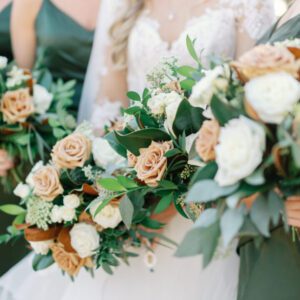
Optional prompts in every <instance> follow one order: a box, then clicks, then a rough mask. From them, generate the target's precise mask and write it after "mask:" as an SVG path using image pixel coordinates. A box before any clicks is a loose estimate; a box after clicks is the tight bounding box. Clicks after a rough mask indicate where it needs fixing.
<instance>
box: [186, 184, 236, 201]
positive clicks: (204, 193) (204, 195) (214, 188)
mask: <svg viewBox="0 0 300 300" xmlns="http://www.w3.org/2000/svg"><path fill="white" fill-rule="evenodd" d="M238 188H239V184H234V185H231V186H226V187H221V186H219V185H218V183H217V182H216V181H214V180H209V179H207V180H200V181H198V182H197V183H196V184H195V185H194V186H193V187H192V188H191V190H190V192H189V193H188V195H187V197H186V199H185V202H186V203H190V202H193V203H206V202H211V201H216V200H217V199H218V198H221V197H225V196H228V195H230V194H232V193H233V192H235V191H236V190H237V189H238Z"/></svg>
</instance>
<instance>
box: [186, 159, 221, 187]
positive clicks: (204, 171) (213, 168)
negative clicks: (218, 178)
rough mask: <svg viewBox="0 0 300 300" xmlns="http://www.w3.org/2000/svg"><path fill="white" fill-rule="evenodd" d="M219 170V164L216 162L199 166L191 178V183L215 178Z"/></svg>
mask: <svg viewBox="0 0 300 300" xmlns="http://www.w3.org/2000/svg"><path fill="white" fill-rule="evenodd" d="M217 170H218V165H217V164H216V163H215V162H211V163H208V164H207V165H206V166H204V167H203V168H199V169H198V170H197V172H196V173H195V174H194V176H193V177H192V180H191V184H194V183H196V182H198V181H200V180H204V179H213V178H215V175H216V173H217Z"/></svg>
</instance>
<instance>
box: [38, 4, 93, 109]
mask: <svg viewBox="0 0 300 300" xmlns="http://www.w3.org/2000/svg"><path fill="white" fill-rule="evenodd" d="M36 31H37V45H38V53H43V54H44V61H43V63H44V64H45V66H46V67H47V68H48V69H49V70H50V72H51V73H52V75H53V76H54V78H55V79H56V78H62V79H64V80H70V79H76V80H77V86H76V95H75V97H74V106H73V109H74V110H75V111H77V109H78V105H79V100H80V96H81V91H82V87H83V81H84V77H85V73H86V70H87V66H88V62H89V57H90V53H91V49H92V45H93V38H94V31H90V30H87V29H85V28H83V27H82V26H81V25H79V24H78V23H77V22H76V21H75V20H74V19H72V18H71V17H69V16H68V15H67V14H65V13H64V12H62V11H61V10H59V9H58V7H57V6H55V4H53V3H52V2H51V1H50V0H44V1H43V4H42V7H41V9H40V12H39V14H38V17H37V20H36Z"/></svg>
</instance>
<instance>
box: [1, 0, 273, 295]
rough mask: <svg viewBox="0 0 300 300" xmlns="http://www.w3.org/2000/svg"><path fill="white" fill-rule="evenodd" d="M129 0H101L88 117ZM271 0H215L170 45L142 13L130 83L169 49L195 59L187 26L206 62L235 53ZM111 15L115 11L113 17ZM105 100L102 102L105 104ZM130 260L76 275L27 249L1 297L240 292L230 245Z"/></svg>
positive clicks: (181, 228) (185, 226) (266, 19)
mask: <svg viewBox="0 0 300 300" xmlns="http://www.w3.org/2000/svg"><path fill="white" fill-rule="evenodd" d="M123 1H124V0H103V1H102V7H101V13H100V16H99V25H98V29H97V32H96V39H95V43H94V49H93V52H92V57H91V60H90V65H89V71H88V74H87V79H86V85H85V88H84V92H83V98H82V106H81V113H80V119H81V120H83V119H89V118H90V115H91V111H92V110H91V109H90V107H92V103H93V102H94V100H95V97H96V94H97V86H98V82H99V81H100V78H101V76H105V73H106V70H105V68H103V57H102V55H103V53H102V52H103V51H102V52H101V49H103V44H104V43H105V42H104V41H105V40H106V38H107V28H108V27H109V24H110V23H111V20H112V19H113V18H114V17H115V15H117V14H118V12H119V11H120V9H121V7H122V6H123V5H122V2H123ZM271 2H272V1H271V0H217V1H216V4H215V5H214V6H212V7H211V9H209V10H206V12H205V13H204V14H202V15H201V16H195V17H193V18H192V19H190V21H189V22H188V23H187V24H186V27H185V30H184V31H183V32H182V33H181V34H180V36H179V37H178V39H177V40H176V41H174V42H173V43H172V45H169V44H168V43H166V42H165V41H163V39H162V38H161V36H160V33H159V24H158V22H157V21H155V20H154V19H152V18H151V17H150V15H149V14H148V13H147V12H145V13H143V14H142V15H141V16H140V17H139V19H138V20H137V22H136V24H135V26H134V28H133V30H132V32H131V35H130V38H129V49H128V78H127V79H128V86H129V89H130V90H136V91H141V90H143V88H144V87H145V86H146V74H147V73H148V72H149V71H151V70H152V68H153V67H154V66H155V65H157V63H158V62H159V61H160V60H161V59H162V58H164V57H170V56H173V57H176V58H178V60H179V63H180V64H181V65H184V64H190V65H191V64H193V60H192V59H191V58H190V56H189V54H188V52H187V50H186V46H185V39H186V35H187V34H188V35H189V36H190V37H191V38H192V39H196V44H195V46H196V49H197V51H199V53H200V51H202V50H203V51H202V57H203V60H204V62H207V59H206V58H207V57H208V56H209V55H211V54H215V55H219V56H222V57H234V56H235V51H236V50H235V49H236V45H237V36H238V34H239V30H242V31H244V32H245V33H246V34H248V35H249V36H250V37H251V38H252V39H256V38H259V36H260V35H261V34H262V33H263V32H264V30H266V29H267V28H268V27H269V26H270V25H271V23H272V18H273V9H272V4H271ZM109 15H112V16H113V17H112V18H109ZM103 107H105V109H104V111H103ZM115 111H116V105H115V104H112V105H110V103H109V102H106V103H105V105H104V106H102V114H103V116H104V117H103V118H107V119H110V118H113V117H114V115H115ZM191 226H192V224H191V222H190V221H188V220H185V219H183V218H182V217H180V216H176V217H175V218H174V219H173V220H172V221H171V222H170V224H169V225H168V226H167V228H166V229H165V232H164V233H165V235H166V236H168V237H170V238H171V239H173V240H175V241H177V242H180V241H181V240H182V238H183V236H184V234H185V233H186V232H187V231H188V230H189V228H191ZM139 252H140V256H139V257H138V258H132V259H131V260H130V266H125V265H121V266H120V267H118V268H117V269H116V270H115V274H114V275H113V276H110V275H107V274H106V273H105V272H104V271H102V270H101V269H99V270H97V271H96V272H95V278H93V279H92V278H91V276H90V274H88V273H87V272H85V271H84V270H82V271H81V273H80V274H79V276H78V277H77V278H76V280H75V282H71V281H70V280H69V278H68V277H67V276H63V275H62V274H61V272H60V271H59V270H58V268H57V267H56V266H52V267H51V268H50V269H47V270H44V271H41V272H38V273H35V272H33V271H32V270H31V259H32V257H31V256H29V257H27V258H25V259H24V260H22V261H21V262H20V263H19V264H17V265H16V266H15V267H14V268H12V269H11V270H10V271H9V272H8V273H7V274H5V275H4V276H3V277H2V279H1V280H0V299H1V300H81V299H88V300H119V299H125V300H140V299H143V300H154V299H155V300H235V299H236V291H237V283H238V268H239V259H238V256H237V255H236V254H235V252H234V249H232V250H231V251H230V252H229V253H227V255H225V256H223V257H222V256H221V257H220V256H218V258H216V259H214V261H213V262H212V263H211V265H210V266H209V267H208V268H206V269H205V270H203V269H202V262H201V257H200V256H196V257H192V258H182V259H180V258H176V257H174V256H173V253H174V249H168V248H164V247H162V246H159V247H158V248H157V249H156V256H157V265H156V267H155V271H154V272H150V271H149V270H148V269H147V267H146V266H145V264H144V258H143V257H144V250H140V251H139Z"/></svg>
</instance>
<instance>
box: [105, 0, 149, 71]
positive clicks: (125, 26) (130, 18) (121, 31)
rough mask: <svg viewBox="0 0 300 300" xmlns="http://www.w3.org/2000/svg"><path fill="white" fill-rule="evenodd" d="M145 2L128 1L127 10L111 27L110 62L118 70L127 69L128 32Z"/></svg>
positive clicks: (143, 0) (138, 0)
mask: <svg viewBox="0 0 300 300" xmlns="http://www.w3.org/2000/svg"><path fill="white" fill-rule="evenodd" d="M145 2H146V0H130V4H129V5H128V9H127V10H126V11H125V13H124V14H123V15H122V16H121V17H120V18H119V19H118V20H117V21H116V22H115V23H114V24H113V25H112V26H111V28H110V36H111V38H112V62H113V63H114V65H115V66H116V67H117V68H119V69H124V68H126V67H127V48H128V39H129V35H130V32H131V30H132V28H133V26H134V24H135V22H136V20H137V18H138V16H139V15H140V13H141V12H142V10H143V9H144V7H145Z"/></svg>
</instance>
